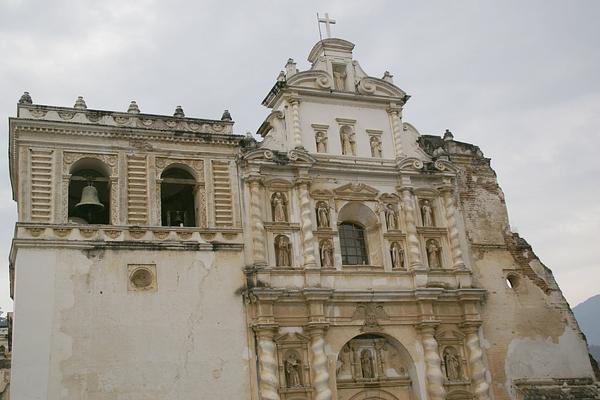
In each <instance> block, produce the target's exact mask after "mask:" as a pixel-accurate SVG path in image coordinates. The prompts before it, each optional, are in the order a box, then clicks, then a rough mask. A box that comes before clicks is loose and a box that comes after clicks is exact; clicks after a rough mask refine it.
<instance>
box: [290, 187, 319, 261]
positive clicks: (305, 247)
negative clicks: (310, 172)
mask: <svg viewBox="0 0 600 400" xmlns="http://www.w3.org/2000/svg"><path fill="white" fill-rule="evenodd" d="M309 182H310V179H309V178H308V176H302V177H299V178H296V181H295V184H296V187H297V188H298V196H299V197H300V199H299V200H300V230H301V232H302V254H303V256H304V268H307V269H308V268H316V267H317V261H316V258H315V246H314V241H315V238H314V235H313V223H312V218H311V214H312V212H311V206H310V196H309V194H308V184H309Z"/></svg>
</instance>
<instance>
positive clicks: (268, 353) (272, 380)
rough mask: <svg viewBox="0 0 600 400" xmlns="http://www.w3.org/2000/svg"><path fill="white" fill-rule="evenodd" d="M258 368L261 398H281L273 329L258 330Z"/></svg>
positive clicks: (275, 399)
mask: <svg viewBox="0 0 600 400" xmlns="http://www.w3.org/2000/svg"><path fill="white" fill-rule="evenodd" d="M258 368H259V389H260V398H261V399H264V400H279V394H278V393H277V389H278V379H277V361H276V360H275V343H274V342H273V330H272V329H260V330H259V331H258Z"/></svg>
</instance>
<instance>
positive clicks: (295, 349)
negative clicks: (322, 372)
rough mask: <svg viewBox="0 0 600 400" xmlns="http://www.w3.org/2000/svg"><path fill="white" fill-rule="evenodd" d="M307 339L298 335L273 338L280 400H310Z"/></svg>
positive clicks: (310, 387)
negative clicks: (275, 349)
mask: <svg viewBox="0 0 600 400" xmlns="http://www.w3.org/2000/svg"><path fill="white" fill-rule="evenodd" d="M309 340H310V339H309V338H308V337H307V336H304V335H302V334H300V333H286V334H283V335H281V336H278V337H276V338H275V343H276V344H277V360H278V368H279V396H280V397H281V399H282V400H285V399H289V400H310V399H312V383H311V380H310V368H309V366H308V360H309V355H308V343H309Z"/></svg>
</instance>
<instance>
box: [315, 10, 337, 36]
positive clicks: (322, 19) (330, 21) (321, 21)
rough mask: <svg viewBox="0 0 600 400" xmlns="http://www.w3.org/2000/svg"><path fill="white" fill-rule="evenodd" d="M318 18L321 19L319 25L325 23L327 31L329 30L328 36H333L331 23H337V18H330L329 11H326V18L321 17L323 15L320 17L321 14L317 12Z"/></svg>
mask: <svg viewBox="0 0 600 400" xmlns="http://www.w3.org/2000/svg"><path fill="white" fill-rule="evenodd" d="M317 19H318V21H319V26H320V25H321V24H325V31H326V32H327V37H328V38H330V37H331V25H334V24H335V19H331V18H329V13H325V18H321V17H319V14H317Z"/></svg>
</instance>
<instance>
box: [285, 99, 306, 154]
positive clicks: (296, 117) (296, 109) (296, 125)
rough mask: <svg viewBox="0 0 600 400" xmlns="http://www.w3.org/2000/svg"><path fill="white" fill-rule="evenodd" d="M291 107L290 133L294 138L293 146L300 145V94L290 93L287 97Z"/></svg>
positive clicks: (297, 146)
mask: <svg viewBox="0 0 600 400" xmlns="http://www.w3.org/2000/svg"><path fill="white" fill-rule="evenodd" d="M287 101H288V103H289V104H290V106H291V109H292V134H293V138H294V148H299V147H300V148H301V147H303V146H302V129H301V127H300V96H298V95H297V94H291V95H289V96H288V98H287Z"/></svg>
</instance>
